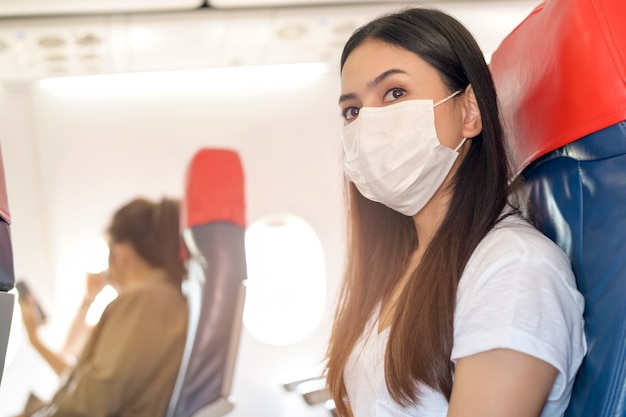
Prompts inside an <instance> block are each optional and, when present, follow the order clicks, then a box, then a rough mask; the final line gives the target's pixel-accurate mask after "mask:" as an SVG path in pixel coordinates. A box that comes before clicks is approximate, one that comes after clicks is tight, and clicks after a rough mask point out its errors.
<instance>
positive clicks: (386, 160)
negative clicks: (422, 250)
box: [343, 90, 466, 216]
mask: <svg viewBox="0 0 626 417" xmlns="http://www.w3.org/2000/svg"><path fill="white" fill-rule="evenodd" d="M460 92H461V90H459V91H456V92H454V93H452V94H451V95H449V96H448V97H446V98H444V99H443V100H441V101H439V102H437V103H435V104H434V105H433V102H432V100H406V101H402V102H400V103H397V104H392V105H389V106H385V107H362V108H361V109H360V110H359V116H358V118H357V119H356V120H355V121H354V122H352V123H350V124H348V125H346V126H345V127H344V128H343V152H344V172H345V174H346V176H347V177H348V179H349V180H350V181H352V182H353V183H354V185H355V186H356V187H357V189H358V190H359V191H360V192H361V194H363V196H364V197H366V198H367V199H369V200H372V201H377V202H379V203H382V204H384V205H386V206H387V207H389V208H392V209H394V210H396V211H398V212H400V213H402V214H404V215H406V216H412V215H414V214H415V213H417V212H419V211H420V210H421V209H422V208H423V207H424V206H425V205H426V203H427V202H428V201H429V200H430V199H431V198H432V196H433V195H434V194H435V191H437V189H438V188H439V187H440V186H441V184H442V183H443V181H444V180H445V178H446V176H447V175H448V173H449V172H450V169H451V168H452V165H453V164H454V161H455V160H456V158H457V157H458V156H459V154H458V152H457V150H458V149H459V148H460V147H461V146H462V145H463V143H464V142H465V140H466V138H463V140H462V141H461V143H460V144H459V145H458V146H457V147H456V149H450V148H448V147H446V146H444V145H442V144H441V143H440V142H439V139H438V138H437V132H436V131H435V113H434V108H435V107H437V106H438V105H439V104H442V103H444V102H445V101H447V100H449V99H451V98H452V97H454V96H455V95H457V94H459V93H460Z"/></svg>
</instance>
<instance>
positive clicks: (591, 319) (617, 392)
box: [490, 0, 626, 417]
mask: <svg viewBox="0 0 626 417" xmlns="http://www.w3.org/2000/svg"><path fill="white" fill-rule="evenodd" d="M623 16H626V2H624V1H623V0H546V1H544V2H543V3H542V4H540V5H539V6H537V7H536V8H535V10H533V11H532V12H531V14H530V15H529V16H528V17H527V18H526V19H525V20H523V21H522V23H520V25H519V26H518V27H517V28H516V29H514V30H513V32H511V33H510V34H509V35H508V36H507V37H506V38H505V39H504V40H503V41H502V43H501V44H500V46H499V47H498V48H497V50H496V51H495V52H494V54H493V56H492V59H491V64H490V66H491V70H492V73H493V77H494V81H495V84H496V90H497V92H498V97H499V99H500V106H501V113H502V116H503V121H504V123H505V127H506V129H507V137H508V141H509V147H510V148H511V150H512V154H513V158H514V163H515V167H516V168H517V170H518V171H519V172H520V173H521V175H522V176H523V178H524V180H525V182H526V189H527V191H528V193H529V196H530V199H531V210H532V211H531V214H533V215H534V217H535V223H536V224H537V226H538V228H539V229H540V230H542V231H543V232H544V233H545V234H546V235H547V236H549V237H550V238H551V239H553V240H554V241H555V242H556V243H557V244H558V245H559V246H560V247H561V248H562V249H563V250H564V252H565V253H566V254H567V255H568V256H569V258H570V260H571V262H572V268H573V270H574V274H575V276H576V280H577V284H578V288H579V290H580V291H581V292H582V294H583V296H584V297H585V312H584V318H585V334H586V338H587V345H588V352H587V356H586V357H585V359H584V361H583V363H582V366H581V368H580V370H579V372H578V374H577V376H576V380H575V382H574V388H573V392H572V398H571V402H570V405H569V407H568V409H567V411H566V413H565V416H566V417H588V416H595V417H624V416H626V256H624V253H625V251H626V216H625V215H624V212H626V60H625V59H626V25H624V24H623V23H622V22H621V21H622V18H623Z"/></svg>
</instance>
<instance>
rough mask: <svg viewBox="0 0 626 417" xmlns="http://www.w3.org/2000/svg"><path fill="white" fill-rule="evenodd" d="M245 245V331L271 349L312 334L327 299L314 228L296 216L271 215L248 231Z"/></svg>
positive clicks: (318, 244)
mask: <svg viewBox="0 0 626 417" xmlns="http://www.w3.org/2000/svg"><path fill="white" fill-rule="evenodd" d="M245 246H246V263H247V268H248V280H247V284H246V285H247V294H246V304H245V307H244V313H243V322H244V325H245V327H246V329H247V330H248V331H249V332H250V333H251V334H252V335H253V336H254V337H255V338H256V339H257V340H259V341H261V342H264V343H268V344H272V345H287V344H291V343H296V342H298V341H301V340H303V339H305V338H306V337H308V336H309V335H311V333H313V332H314V331H315V329H316V328H317V326H318V325H319V323H320V321H321V318H322V314H323V312H324V307H325V300H326V264H325V260H324V253H323V251H322V246H321V243H320V241H319V238H318V237H317V235H316V233H315V231H314V230H313V228H312V227H311V226H310V225H308V224H307V223H306V222H305V221H304V220H302V219H300V218H298V217H295V216H291V215H286V216H270V217H267V218H264V219H261V220H259V221H257V222H255V223H253V224H252V225H251V226H250V227H249V228H248V230H247V231H246V238H245Z"/></svg>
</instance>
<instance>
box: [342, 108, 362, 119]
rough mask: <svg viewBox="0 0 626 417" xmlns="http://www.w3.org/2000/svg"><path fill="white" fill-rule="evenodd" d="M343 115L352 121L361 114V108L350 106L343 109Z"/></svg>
mask: <svg viewBox="0 0 626 417" xmlns="http://www.w3.org/2000/svg"><path fill="white" fill-rule="evenodd" d="M341 115H342V116H343V118H344V119H345V120H346V121H350V120H352V119H356V118H357V116H358V115H359V108H358V107H348V108H347V109H345V110H343V111H342V112H341Z"/></svg>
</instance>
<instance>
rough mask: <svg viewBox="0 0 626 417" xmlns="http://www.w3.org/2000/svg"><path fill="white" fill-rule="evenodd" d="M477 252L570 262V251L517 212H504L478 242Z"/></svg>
mask: <svg viewBox="0 0 626 417" xmlns="http://www.w3.org/2000/svg"><path fill="white" fill-rule="evenodd" d="M475 255H478V256H479V257H484V256H487V257H490V258H499V259H501V258H510V257H514V258H520V257H521V258H527V257H532V258H533V259H535V260H537V259H546V260H548V261H550V262H556V261H565V262H566V263H568V264H569V260H568V258H567V255H565V253H564V252H563V251H562V250H561V248H559V246H557V244H556V243H554V242H553V241H552V240H550V238H548V237H547V236H545V235H544V234H543V233H541V232H540V231H539V230H537V229H536V228H535V227H534V226H533V225H531V224H530V223H529V222H528V221H527V220H526V219H524V218H522V217H521V215H519V214H515V213H511V214H508V215H505V217H503V218H502V219H501V220H500V221H499V222H498V223H497V224H496V225H495V226H494V227H493V229H492V230H491V231H490V232H489V233H488V234H487V235H486V236H485V237H484V239H483V240H482V241H481V243H480V244H479V245H478V246H477V248H476V250H475Z"/></svg>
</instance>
